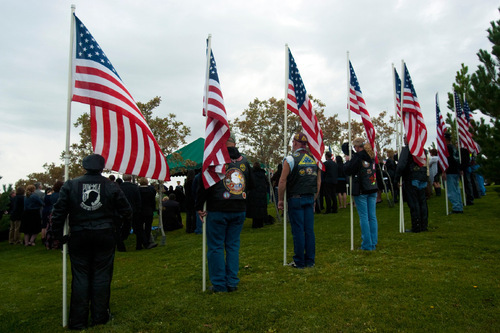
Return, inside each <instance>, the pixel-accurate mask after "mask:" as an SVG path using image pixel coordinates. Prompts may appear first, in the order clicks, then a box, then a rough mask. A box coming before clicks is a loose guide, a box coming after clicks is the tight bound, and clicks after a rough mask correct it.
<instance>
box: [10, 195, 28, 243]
mask: <svg viewBox="0 0 500 333" xmlns="http://www.w3.org/2000/svg"><path fill="white" fill-rule="evenodd" d="M24 192H25V191H24V187H22V186H19V187H18V188H17V189H16V196H15V197H14V198H13V199H12V210H11V213H10V230H9V244H23V242H22V241H21V233H20V232H19V229H20V228H21V218H22V217H23V211H24Z"/></svg>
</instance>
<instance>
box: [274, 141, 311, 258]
mask: <svg viewBox="0 0 500 333" xmlns="http://www.w3.org/2000/svg"><path fill="white" fill-rule="evenodd" d="M306 148H307V136H306V135H305V134H304V133H297V134H295V135H294V137H293V143H292V155H291V156H287V157H286V158H285V159H284V161H283V171H282V173H281V177H280V180H279V185H278V198H279V201H278V208H279V209H281V210H283V209H284V199H285V188H286V192H287V202H288V214H289V217H290V225H291V226H292V235H293V247H294V252H295V255H294V256H293V262H292V263H290V266H292V267H295V268H304V267H313V266H314V263H315V261H314V258H315V254H316V247H315V237H314V201H315V200H316V198H317V197H318V195H319V190H320V186H321V172H319V170H318V166H317V164H316V161H315V160H314V157H312V155H311V154H310V153H309V152H308V151H307V149H306Z"/></svg>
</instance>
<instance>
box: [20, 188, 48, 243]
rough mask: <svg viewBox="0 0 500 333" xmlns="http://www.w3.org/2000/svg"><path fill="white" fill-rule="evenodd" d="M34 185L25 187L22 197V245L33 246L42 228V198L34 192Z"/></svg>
mask: <svg viewBox="0 0 500 333" xmlns="http://www.w3.org/2000/svg"><path fill="white" fill-rule="evenodd" d="M35 191H36V187H35V186H34V185H28V186H27V187H26V197H25V198H24V212H23V216H22V219H21V229H20V231H21V232H22V233H24V245H25V246H35V239H36V237H37V236H38V234H39V233H40V231H41V230H42V213H41V212H42V207H43V200H42V199H40V197H39V196H38V195H37V194H36V192H35Z"/></svg>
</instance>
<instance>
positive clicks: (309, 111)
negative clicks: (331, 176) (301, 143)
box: [287, 49, 325, 171]
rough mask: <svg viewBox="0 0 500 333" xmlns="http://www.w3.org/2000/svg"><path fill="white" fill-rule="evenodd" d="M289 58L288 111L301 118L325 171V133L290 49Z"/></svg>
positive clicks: (314, 153)
mask: <svg viewBox="0 0 500 333" xmlns="http://www.w3.org/2000/svg"><path fill="white" fill-rule="evenodd" d="M288 56H289V61H288V64H289V68H288V94H287V96H288V98H287V110H289V111H291V112H293V113H295V114H296V115H298V116H299V117H300V122H301V124H302V128H303V130H304V132H305V135H306V136H307V141H308V144H309V150H310V152H311V154H312V155H313V157H314V159H315V160H316V163H317V165H318V167H319V168H320V169H321V170H323V171H324V170H325V166H324V165H323V162H322V161H321V158H322V156H323V153H324V151H325V145H324V144H323V131H321V128H320V126H319V121H318V118H317V117H316V113H315V112H314V109H313V106H312V103H311V101H310V100H309V96H307V91H306V87H305V86H304V82H302V77H301V76H300V72H299V69H298V67H297V64H296V63H295V59H294V58H293V56H292V52H291V51H290V49H288Z"/></svg>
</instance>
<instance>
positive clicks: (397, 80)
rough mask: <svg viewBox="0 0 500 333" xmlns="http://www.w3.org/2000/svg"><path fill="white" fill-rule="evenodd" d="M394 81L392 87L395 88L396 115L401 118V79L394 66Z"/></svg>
mask: <svg viewBox="0 0 500 333" xmlns="http://www.w3.org/2000/svg"><path fill="white" fill-rule="evenodd" d="M394 82H395V83H396V84H395V87H394V88H395V89H396V108H397V111H396V112H397V115H398V117H400V118H401V79H400V78H399V75H398V72H397V71H396V68H394Z"/></svg>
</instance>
